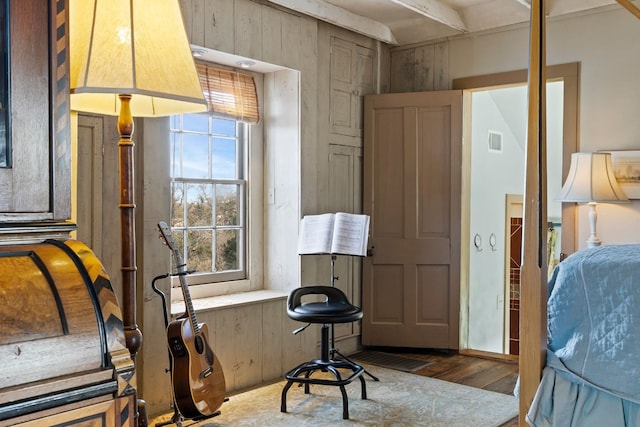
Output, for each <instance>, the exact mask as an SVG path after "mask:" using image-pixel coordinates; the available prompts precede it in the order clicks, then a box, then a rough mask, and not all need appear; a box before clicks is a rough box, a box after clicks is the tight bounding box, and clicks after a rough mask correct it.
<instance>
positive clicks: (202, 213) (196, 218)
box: [187, 184, 213, 227]
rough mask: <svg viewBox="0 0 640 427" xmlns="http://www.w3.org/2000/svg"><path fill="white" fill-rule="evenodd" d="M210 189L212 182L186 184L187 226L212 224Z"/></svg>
mask: <svg viewBox="0 0 640 427" xmlns="http://www.w3.org/2000/svg"><path fill="white" fill-rule="evenodd" d="M212 191H213V185H212V184H188V185H187V227H198V226H211V225H212V223H213V215H212V209H213V205H212V203H211V202H212V201H213V195H212Z"/></svg>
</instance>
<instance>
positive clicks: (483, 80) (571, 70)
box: [454, 64, 579, 358]
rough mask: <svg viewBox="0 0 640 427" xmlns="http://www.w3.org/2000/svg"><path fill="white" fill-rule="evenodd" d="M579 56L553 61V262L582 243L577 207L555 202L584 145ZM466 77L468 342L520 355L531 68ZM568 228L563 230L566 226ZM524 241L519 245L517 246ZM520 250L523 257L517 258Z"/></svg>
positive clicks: (464, 285) (464, 348)
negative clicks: (577, 237) (580, 127)
mask: <svg viewBox="0 0 640 427" xmlns="http://www.w3.org/2000/svg"><path fill="white" fill-rule="evenodd" d="M578 72H579V64H566V65H559V66H552V67H549V69H548V72H547V73H548V74H547V75H548V84H547V104H548V107H547V111H548V115H547V158H548V160H547V161H548V170H549V176H548V200H549V206H548V221H549V223H550V224H552V228H553V231H554V233H555V234H554V236H555V237H556V241H557V245H554V246H553V248H554V251H552V254H551V256H552V259H551V261H550V263H551V264H552V265H553V264H555V263H556V262H557V261H558V259H559V258H560V255H561V253H563V252H564V253H571V252H573V251H574V250H575V239H574V233H573V229H574V224H575V210H574V209H571V210H570V209H567V208H565V207H563V206H562V203H559V202H553V200H554V198H555V197H556V195H557V194H558V193H559V191H560V188H561V186H562V182H563V177H565V176H566V173H567V169H568V166H569V158H570V154H571V153H572V152H575V151H577V105H578V103H577V87H578ZM517 73H518V72H512V73H502V74H498V75H493V76H483V77H477V78H469V79H460V80H458V81H454V88H460V89H466V90H465V92H464V93H465V97H464V108H465V117H466V118H467V120H466V121H465V124H464V131H463V133H464V135H465V144H464V145H465V150H464V153H463V159H464V161H463V172H462V174H463V191H462V205H463V207H462V211H463V214H462V218H463V223H462V239H463V242H462V253H461V260H462V261H461V268H462V271H461V295H462V298H461V330H460V350H461V352H466V353H470V354H477V353H479V354H487V355H490V356H495V357H500V358H515V357H517V353H518V335H519V285H520V284H519V259H518V258H519V256H518V249H520V248H519V247H518V243H517V242H518V236H517V233H516V234H515V235H512V233H511V230H512V228H514V229H516V230H517V229H520V230H521V225H520V226H518V224H521V222H522V214H521V213H520V212H519V210H521V203H520V204H519V203H518V199H519V198H521V197H522V194H523V193H524V186H525V185H524V179H525V177H524V169H525V167H524V165H525V145H526V142H525V141H526V126H527V86H526V74H525V75H520V77H519V78H518V76H517ZM561 230H562V231H565V230H566V232H565V233H560V231H561ZM513 249H516V251H513ZM512 258H514V259H515V260H516V261H517V262H515V263H514V262H512Z"/></svg>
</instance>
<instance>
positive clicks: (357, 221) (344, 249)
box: [298, 212, 370, 256]
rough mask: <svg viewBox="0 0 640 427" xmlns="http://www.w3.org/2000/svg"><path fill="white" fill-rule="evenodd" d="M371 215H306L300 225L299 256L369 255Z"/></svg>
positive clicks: (341, 213)
mask: <svg viewBox="0 0 640 427" xmlns="http://www.w3.org/2000/svg"><path fill="white" fill-rule="evenodd" d="M369 222H370V218H369V216H368V215H360V214H350V213H345V212H338V213H336V214H333V213H328V214H320V215H306V216H305V217H304V218H302V220H301V222H300V236H299V239H298V254H300V255H304V254H341V255H357V256H366V254H367V242H368V238H369Z"/></svg>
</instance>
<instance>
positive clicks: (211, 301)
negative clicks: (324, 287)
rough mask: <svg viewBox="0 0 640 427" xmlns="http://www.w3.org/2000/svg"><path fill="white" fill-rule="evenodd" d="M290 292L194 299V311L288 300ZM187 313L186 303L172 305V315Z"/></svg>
mask: <svg viewBox="0 0 640 427" xmlns="http://www.w3.org/2000/svg"><path fill="white" fill-rule="evenodd" d="M288 295H289V293H288V292H285V291H270V290H261V291H250V292H240V293H236V294H228V295H219V296H214V297H204V298H196V299H192V301H191V302H192V304H193V309H194V310H195V311H196V312H201V311H208V310H215V309H220V308H231V307H238V306H245V305H252V304H260V303H263V302H268V301H277V300H286V299H287V296H288ZM184 311H185V304H184V301H176V302H172V303H171V314H172V315H177V314H182V313H184Z"/></svg>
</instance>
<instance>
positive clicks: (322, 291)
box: [287, 286, 363, 323]
mask: <svg viewBox="0 0 640 427" xmlns="http://www.w3.org/2000/svg"><path fill="white" fill-rule="evenodd" d="M305 295H324V296H326V300H325V301H323V302H308V303H303V302H302V297H304V296H305ZM287 315H288V316H289V317H290V318H291V319H293V320H297V321H299V322H307V323H350V322H355V321H356V320H360V319H362V316H363V313H362V309H361V308H360V307H356V306H355V305H353V304H351V303H349V301H348V299H347V296H346V295H345V294H344V292H342V291H341V290H340V289H338V288H333V287H329V286H304V287H302V288H297V289H294V290H293V291H292V292H291V294H290V295H289V298H288V300H287Z"/></svg>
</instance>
